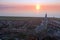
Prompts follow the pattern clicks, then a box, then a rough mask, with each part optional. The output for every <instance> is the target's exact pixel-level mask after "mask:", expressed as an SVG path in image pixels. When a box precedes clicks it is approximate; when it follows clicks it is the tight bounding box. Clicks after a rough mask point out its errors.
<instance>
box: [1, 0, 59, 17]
mask: <svg viewBox="0 0 60 40" xmlns="http://www.w3.org/2000/svg"><path fill="white" fill-rule="evenodd" d="M37 4H39V5H40V7H41V8H40V9H39V10H38V12H37V10H36V5H37ZM46 12H47V14H48V17H59V18H60V0H0V16H24V17H44V15H45V13H46Z"/></svg>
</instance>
